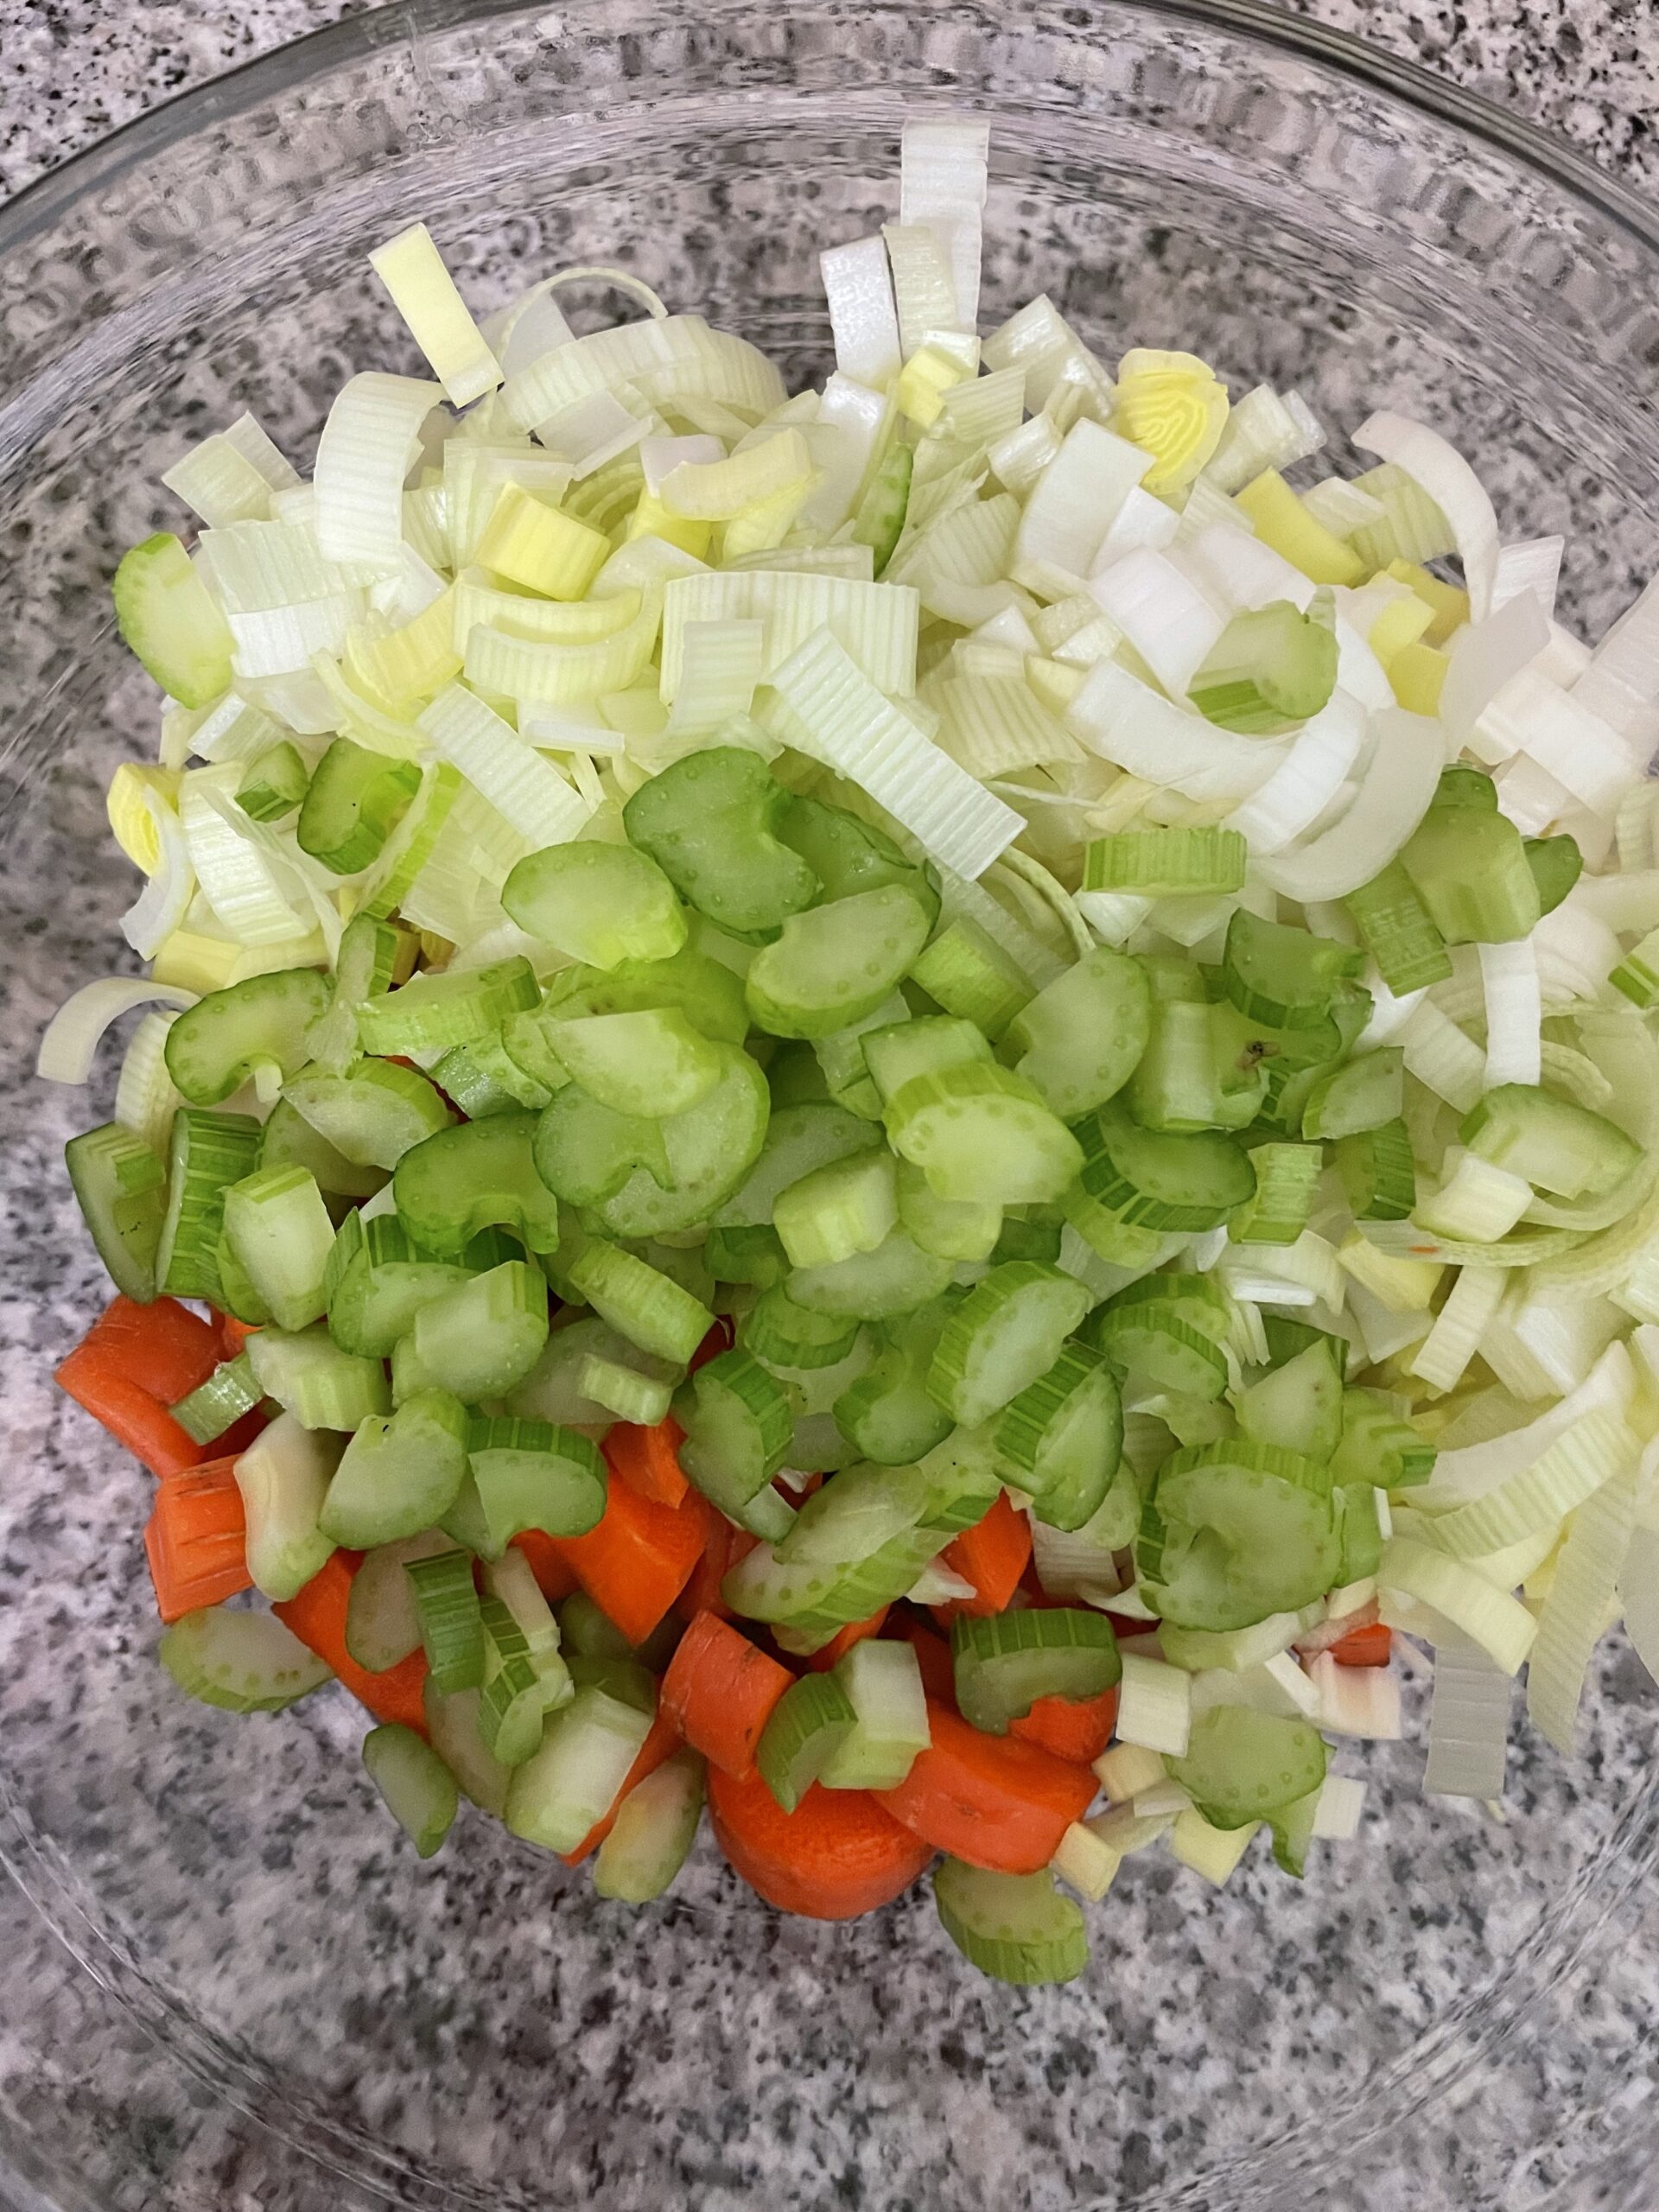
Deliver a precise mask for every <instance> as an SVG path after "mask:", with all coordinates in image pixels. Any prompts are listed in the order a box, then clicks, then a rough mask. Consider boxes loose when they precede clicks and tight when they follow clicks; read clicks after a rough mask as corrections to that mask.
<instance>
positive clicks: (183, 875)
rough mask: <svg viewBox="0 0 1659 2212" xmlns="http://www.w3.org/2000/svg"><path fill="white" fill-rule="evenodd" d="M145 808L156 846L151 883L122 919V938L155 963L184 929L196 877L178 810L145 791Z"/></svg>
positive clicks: (142, 955)
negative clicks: (175, 932) (160, 953)
mask: <svg viewBox="0 0 1659 2212" xmlns="http://www.w3.org/2000/svg"><path fill="white" fill-rule="evenodd" d="M140 806H141V811H142V815H143V819H144V820H145V822H146V823H148V825H149V831H150V834H151V836H152V837H153V838H154V840H155V845H156V865H155V867H154V868H152V869H151V870H150V872H149V881H148V882H147V883H146V884H145V886H144V887H143V890H142V891H141V892H140V893H139V894H138V896H137V899H135V900H134V901H133V903H132V905H131V906H129V907H128V909H127V911H126V912H125V913H124V915H123V916H122V917H121V934H122V936H123V937H124V938H125V939H126V940H127V943H128V944H130V946H131V947H132V949H133V950H134V951H135V952H136V953H137V955H138V957H139V958H140V959H141V960H153V959H154V958H155V957H156V954H157V952H159V951H160V950H161V948H162V945H163V944H165V943H166V942H167V940H168V938H169V937H171V936H172V935H173V933H174V931H175V930H177V929H180V928H181V927H182V925H183V923H184V918H185V916H186V914H187V913H188V912H189V907H190V901H191V899H193V898H194V895H195V889H196V876H195V870H194V867H193V866H192V863H191V856H190V849H189V841H188V838H187V837H186V836H185V831H184V825H183V823H182V822H181V820H180V818H179V816H178V813H177V811H176V810H175V809H174V808H173V807H172V806H170V805H169V804H168V802H167V800H166V798H164V797H163V796H162V793H161V792H159V791H150V790H146V791H143V792H141V793H140Z"/></svg>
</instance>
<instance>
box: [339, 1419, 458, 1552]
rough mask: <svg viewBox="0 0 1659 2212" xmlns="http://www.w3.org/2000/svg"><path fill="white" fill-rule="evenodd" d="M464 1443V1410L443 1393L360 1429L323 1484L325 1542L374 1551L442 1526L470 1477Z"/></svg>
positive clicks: (360, 1425)
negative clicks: (330, 1539)
mask: <svg viewBox="0 0 1659 2212" xmlns="http://www.w3.org/2000/svg"><path fill="white" fill-rule="evenodd" d="M466 1436H467V1412H466V1408H465V1407H464V1406H462V1404H461V1401H460V1400H459V1399H458V1398H452V1397H450V1396H449V1395H448V1394H447V1393H445V1392H444V1391H442V1390H427V1391H422V1392H420V1393H418V1394H417V1395H416V1396H414V1397H411V1398H406V1399H405V1400H404V1402H403V1403H402V1404H401V1405H400V1406H399V1407H398V1408H397V1411H396V1413H393V1414H383V1415H371V1417H370V1418H369V1419H368V1420H366V1421H360V1422H359V1424H358V1427H357V1432H356V1433H355V1434H354V1435H353V1437H352V1439H351V1440H350V1441H349V1443H348V1444H347V1445H346V1449H345V1452H344V1453H343V1454H342V1456H341V1458H340V1465H338V1466H337V1467H336V1468H335V1470H334V1476H333V1478H332V1479H331V1481H330V1483H329V1484H328V1496H327V1499H326V1500H325V1502H324V1504H323V1508H322V1512H321V1516H319V1521H320V1526H321V1529H322V1532H323V1534H324V1535H327V1536H332V1537H333V1539H334V1541H335V1543H337V1544H346V1545H349V1546H350V1548H352V1549H353V1551H372V1549H373V1548H375V1546H376V1545H378V1544H392V1543H397V1542H398V1541H401V1540H403V1539H404V1538H407V1537H410V1536H416V1535H420V1534H421V1532H422V1530H423V1529H429V1528H430V1527H431V1526H432V1525H433V1523H434V1522H437V1521H442V1518H443V1516H444V1515H445V1514H446V1513H447V1512H448V1510H449V1508H450V1507H451V1506H452V1505H453V1504H454V1501H455V1497H456V1495H457V1493H458V1492H459V1491H460V1489H461V1483H462V1480H463V1479H464V1478H465V1476H466V1473H467V1447H466Z"/></svg>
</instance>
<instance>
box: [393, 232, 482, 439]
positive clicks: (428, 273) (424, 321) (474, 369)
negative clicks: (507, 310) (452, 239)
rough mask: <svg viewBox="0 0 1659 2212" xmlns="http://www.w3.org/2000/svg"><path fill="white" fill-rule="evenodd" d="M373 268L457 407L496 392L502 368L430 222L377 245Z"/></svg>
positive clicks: (432, 370)
mask: <svg viewBox="0 0 1659 2212" xmlns="http://www.w3.org/2000/svg"><path fill="white" fill-rule="evenodd" d="M369 265H370V267H371V268H372V270H374V273H375V275H376V276H377V277H378V278H379V279H380V282H381V283H383V284H384V285H385V288H386V289H387V291H389V292H390V293H391V303H392V305H393V306H394V307H395V308H397V312H398V314H399V315H402V317H403V318H404V321H405V322H406V323H407V324H408V325H409V328H410V334H411V336H412V337H413V338H414V340H415V343H416V345H417V346H419V347H420V349H421V351H422V353H424V354H425V356H426V359H427V365H428V366H429V368H430V369H431V372H432V373H433V375H434V376H435V378H437V380H438V382H439V383H440V384H441V385H442V386H443V389H444V393H445V396H446V397H447V398H448V402H449V404H450V405H451V406H452V407H470V406H471V405H472V404H473V402H474V400H475V399H481V398H482V397H484V395H485V393H486V392H487V391H494V390H495V389H496V387H497V385H499V383H500V382H501V366H500V364H499V362H498V361H497V359H496V358H495V355H494V353H493V352H492V351H491V350H490V346H489V345H488V343H487V341H486V339H485V336H484V334H483V332H482V331H481V330H480V328H479V327H478V325H477V324H476V323H475V322H474V320H473V318H472V315H471V313H470V311H469V310H468V308H467V302H465V300H463V299H462V298H461V294H460V293H459V291H457V290H456V289H455V281H454V277H451V275H450V274H449V271H448V269H447V268H446V267H445V266H444V261H443V256H442V254H441V253H440V252H439V251H438V249H437V246H436V245H435V243H434V241H433V238H432V233H431V232H430V231H429V230H428V229H427V227H426V225H425V224H424V223H411V224H410V226H409V228H408V229H407V230H406V231H399V232H398V233H397V237H396V238H388V239H387V240H386V242H385V245H378V246H376V247H375V249H374V251H372V253H371V254H370V256H369Z"/></svg>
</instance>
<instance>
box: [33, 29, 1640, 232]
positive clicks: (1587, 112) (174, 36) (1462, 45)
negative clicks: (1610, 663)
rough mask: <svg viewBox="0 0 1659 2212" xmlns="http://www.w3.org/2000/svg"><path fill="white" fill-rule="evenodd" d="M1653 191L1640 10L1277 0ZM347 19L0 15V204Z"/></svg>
mask: <svg viewBox="0 0 1659 2212" xmlns="http://www.w3.org/2000/svg"><path fill="white" fill-rule="evenodd" d="M1287 6H1288V9H1289V11H1290V12H1291V13H1293V14H1296V15H1301V16H1310V17H1312V18H1313V19H1314V20H1315V21H1317V22H1323V23H1329V24H1332V26H1334V27H1335V28H1336V29H1340V30H1346V31H1354V32H1357V33H1358V34H1359V35H1361V36H1363V37H1364V38H1367V39H1369V40H1370V41H1371V42H1372V43H1373V44H1374V45H1376V46H1378V47H1381V48H1384V49H1385V50H1386V51H1388V52H1389V53H1391V54H1399V55H1402V57H1403V58H1404V59H1405V60H1409V61H1418V62H1421V63H1422V64H1423V65H1424V66H1425V67H1428V68H1430V69H1434V70H1438V71H1440V73H1442V74H1444V75H1445V76H1446V77H1448V78H1450V79H1452V82H1454V83H1455V84H1459V85H1462V86H1466V87H1467V88H1468V89H1469V90H1470V91H1471V92H1482V93H1484V94H1485V95H1486V97H1487V98H1488V99H1497V100H1500V101H1503V102H1504V103H1505V104H1506V105H1509V106H1510V107H1513V108H1514V109H1515V110H1516V112H1517V113H1518V114H1522V115H1525V116H1527V117H1529V118H1531V120H1532V121H1534V122H1535V123H1541V124H1546V125H1548V127H1549V128H1550V129H1551V130H1558V131H1560V132H1561V133H1562V134H1563V136H1565V137H1567V138H1569V139H1571V140H1572V141H1573V143H1574V144H1576V145H1578V146H1580V148H1582V149H1584V150H1585V151H1586V153H1589V154H1591V155H1592V156H1594V157H1595V159H1596V160H1598V161H1599V162H1604V163H1605V165H1606V166H1607V167H1608V168H1610V169H1612V170H1614V171H1616V172H1618V174H1620V175H1623V176H1624V177H1625V178H1626V179H1627V180H1628V181H1630V182H1631V183H1635V184H1640V185H1644V186H1646V187H1648V188H1650V189H1659V132H1656V129H1655V121H1654V111H1655V105H1656V86H1659V8H1656V6H1655V5H1654V4H1653V0H1287ZM357 12H359V11H358V10H357V9H356V8H355V7H353V6H352V5H350V4H349V3H348V4H341V0H245V4H240V5H231V4H229V0H117V4H115V5H111V6H105V5H102V4H100V0H0V198H3V197H6V196H9V195H10V194H13V193H16V192H19V191H21V190H22V188H23V186H24V185H26V184H29V183H30V182H31V181H33V180H34V179H35V177H37V176H39V175H41V173H42V171H44V170H46V169H48V168H52V167H54V165H55V164H56V163H57V162H61V161H63V160H65V159H66V158H67V156H69V155H71V154H73V153H75V152H77V151H79V149H80V148H81V147H82V146H85V145H88V144H90V143H92V141H93V140H94V139H96V138H99V137H102V136H103V135H104V133H105V131H107V130H113V129H114V128H115V127H116V126H117V125H118V124H122V123H125V122H128V121H129V120H130V118H132V117H133V116H135V115H142V114H143V112H144V111H145V110H146V109H148V108H151V107H154V106H155V105H156V103H157V102H158V101H160V100H164V99H171V98H172V96H173V95H174V94H175V92H183V91H185V90H186V89H187V88H188V86H192V85H199V84H201V83H202V82H204V81H205V80H206V79H208V78H210V77H213V76H217V75H218V74H219V73H220V72H221V71H223V70H226V69H231V68H234V67H236V66H237V64H238V62H243V61H249V60H252V59H253V57H254V56H255V55H256V54H264V53H265V52H267V51H268V50H269V49H270V48H271V47H274V46H281V45H282V44H283V43H284V42H285V41H288V40H289V39H296V38H300V37H302V36H303V35H305V33H306V32H308V31H313V30H316V29H319V28H320V27H321V25H322V24H324V23H332V22H335V21H336V20H337V19H338V18H339V17H340V16H344V15H350V14H355V13H357Z"/></svg>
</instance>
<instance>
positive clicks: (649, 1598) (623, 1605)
mask: <svg viewBox="0 0 1659 2212" xmlns="http://www.w3.org/2000/svg"><path fill="white" fill-rule="evenodd" d="M713 1510H714V1509H713V1507H712V1506H710V1505H709V1503H708V1501H707V1500H706V1499H705V1498H704V1497H702V1493H701V1492H700V1491H695V1490H688V1491H686V1493H685V1496H684V1497H683V1499H682V1500H681V1502H680V1503H679V1504H678V1505H677V1506H667V1505H653V1504H652V1502H651V1500H650V1499H649V1498H645V1497H639V1495H638V1493H637V1492H636V1491H633V1490H632V1489H630V1487H629V1486H628V1484H626V1483H620V1482H617V1483H612V1484H610V1487H609V1494H608V1496H607V1498H606V1502H605V1517H604V1519H603V1520H602V1521H601V1522H600V1524H599V1526H598V1527H597V1528H596V1529H589V1530H588V1534H587V1535H585V1536H558V1537H556V1538H555V1539H554V1542H555V1544H556V1548H557V1549H558V1550H559V1552H560V1554H562V1555H563V1559H564V1561H565V1563H566V1565H567V1566H568V1567H570V1568H571V1570H572V1571H573V1572H574V1573H575V1577H576V1580H578V1581H579V1582H580V1583H581V1585H582V1588H583V1589H584V1590H585V1591H586V1592H588V1596H589V1597H590V1598H591V1599H593V1601H594V1604H595V1605H597V1606H598V1607H599V1609H600V1611H601V1612H602V1613H603V1614H604V1615H605V1616H606V1618H607V1619H609V1620H611V1621H613V1623H614V1624H615V1625H616V1626H617V1627H618V1628H620V1630H621V1631H622V1633H623V1635H624V1636H626V1637H627V1639H628V1642H629V1643H636V1644H638V1643H644V1642H645V1638H646V1637H648V1636H649V1635H650V1634H651V1632H652V1630H653V1629H654V1628H655V1627H656V1626H657V1624H658V1622H659V1621H660V1620H661V1619H662V1618H663V1615H664V1613H665V1612H666V1611H668V1609H669V1607H670V1606H671V1605H672V1604H673V1602H674V1600H675V1599H677V1597H678V1596H679V1594H680V1592H681V1591H682V1590H683V1589H684V1587H685V1586H686V1584H687V1582H688V1581H689V1580H690V1576H691V1571H692V1569H693V1568H694V1567H696V1563H697V1561H698V1560H700V1559H701V1558H702V1551H703V1546H704V1543H705V1542H706V1541H707V1538H708V1533H709V1515H710V1514H711V1513H712V1512H713Z"/></svg>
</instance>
